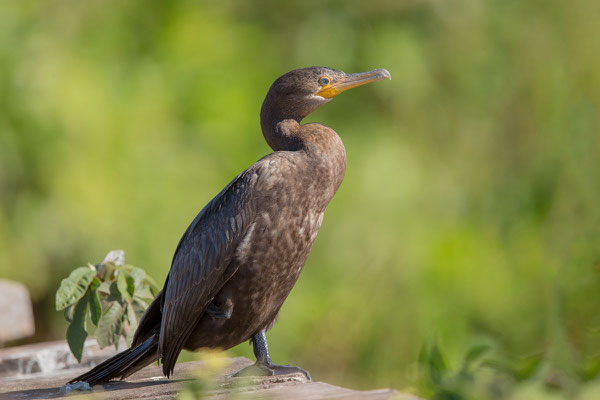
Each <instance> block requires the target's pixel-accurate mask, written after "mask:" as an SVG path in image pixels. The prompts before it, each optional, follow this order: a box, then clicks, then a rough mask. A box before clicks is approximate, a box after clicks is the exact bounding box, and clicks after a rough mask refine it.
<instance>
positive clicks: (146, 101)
mask: <svg viewBox="0 0 600 400" xmlns="http://www.w3.org/2000/svg"><path fill="white" fill-rule="evenodd" d="M599 16H600V2H598V1H595V0H573V1H569V2H565V1H559V0H547V1H543V2H542V1H536V0H529V1H516V0H483V1H482V0H456V1H451V2H447V1H441V0H398V1H389V0H373V1H369V2H364V1H363V2H361V1H356V0H346V1H341V0H339V1H331V2H316V1H290V2H275V1H273V0H261V1H255V2H237V1H233V0H225V1H222V2H206V1H192V0H189V1H170V2H147V1H145V2H142V1H140V0H134V1H128V2H117V1H112V0H109V1H86V2H70V1H56V2H36V1H31V0H23V1H18V2H15V1H7V2H2V4H1V5H0V276H1V277H3V278H9V279H15V280H19V281H22V282H24V283H26V284H27V285H28V286H29V289H30V291H31V294H32V297H33V299H34V301H35V304H36V317H37V324H38V332H39V334H38V337H37V338H38V339H43V338H48V337H52V338H59V337H62V335H63V333H64V330H65V325H64V321H62V318H59V317H58V316H57V315H56V313H55V312H54V310H53V300H52V296H53V294H54V292H55V291H56V289H57V288H58V286H59V283H60V278H61V277H63V276H66V275H67V274H68V273H69V272H70V270H71V268H72V266H73V265H85V263H86V262H87V260H89V259H97V258H100V257H101V256H102V255H103V252H104V250H105V249H106V248H116V247H119V248H124V249H126V250H127V252H128V255H129V258H130V259H131V260H135V263H136V265H141V266H143V267H144V268H146V269H147V271H148V272H149V274H150V275H152V276H154V277H156V278H158V282H161V281H162V280H163V279H164V277H165V276H166V273H167V271H168V268H169V265H170V261H171V256H172V253H173V251H174V249H175V247H176V244H177V241H178V240H179V237H180V236H181V234H182V233H183V231H184V230H185V228H186V227H187V225H188V223H189V222H190V221H191V220H192V219H193V217H194V216H195V214H196V213H197V212H198V211H199V210H200V209H201V208H202V206H203V205H204V204H205V203H206V202H207V201H208V200H210V199H211V198H212V197H213V196H214V195H215V194H216V193H218V192H219V191H220V190H221V188H222V187H223V186H224V185H225V184H226V183H227V182H229V180H230V179H231V178H232V177H234V176H235V175H236V174H237V173H239V172H240V171H241V170H243V169H244V168H246V167H247V166H248V165H250V164H251V163H252V162H254V161H255V160H257V159H258V158H260V157H261V156H263V155H264V154H266V153H268V152H269V151H270V150H269V149H268V147H267V146H266V144H265V143H264V141H263V138H262V137H261V134H260V128H259V123H258V113H259V109H260V105H261V102H262V99H263V96H264V94H265V93H266V91H267V89H268V87H269V85H270V84H271V82H272V81H273V80H274V79H275V78H276V77H277V76H279V75H281V74H282V73H284V72H286V71H288V70H290V69H293V68H297V67H303V66H310V65H326V66H330V67H333V68H337V69H342V70H345V71H347V72H357V71H364V70H369V69H372V68H376V67H384V68H387V69H388V70H389V71H390V72H391V74H392V77H393V79H392V81H391V82H384V83H377V84H373V85H369V86H368V87H364V88H359V89H355V90H353V91H350V92H348V93H344V94H343V95H342V96H340V97H339V98H336V99H335V100H334V101H332V102H331V103H329V104H327V105H326V106H324V107H322V108H321V109H319V110H318V111H316V112H315V113H314V114H313V115H311V116H310V117H309V118H308V119H307V121H319V122H323V123H325V124H327V125H328V126H331V127H333V128H334V129H335V130H336V131H337V132H338V133H339V134H340V136H341V137H342V139H343V140H344V142H345V145H346V149H347V155H348V169H347V174H346V179H345V181H344V183H343V185H342V187H341V188H340V191H339V192H338V194H337V195H336V197H335V198H334V200H333V202H332V204H331V205H330V207H329V209H328V212H327V215H326V218H325V220H324V223H323V227H322V229H321V232H320V235H319V238H318V239H317V241H316V244H315V246H314V248H313V251H312V254H311V256H310V258H309V260H308V262H307V265H306V269H305V271H304V273H303V274H302V276H301V278H300V280H299V282H298V284H297V285H296V288H295V289H294V291H293V292H292V294H291V296H290V297H289V299H288V300H287V302H286V304H285V305H284V307H283V309H282V312H281V316H280V318H279V322H278V323H277V324H276V325H275V328H274V329H273V330H272V331H271V333H270V334H269V339H270V346H271V350H272V354H273V356H274V361H275V362H279V363H293V364H297V365H300V366H302V367H305V368H306V369H308V370H310V371H311V373H312V374H313V376H314V377H315V378H316V379H318V380H325V381H329V382H332V383H336V384H343V385H347V386H350V387H356V388H361V387H378V386H392V387H396V388H400V389H405V390H412V391H415V392H419V393H438V392H439V390H441V389H444V390H446V389H448V390H450V389H452V388H454V386H453V387H452V388H450V387H448V386H447V382H448V381H447V380H444V379H448V377H452V376H456V374H457V373H458V372H457V371H460V368H461V365H462V364H463V362H464V360H465V355H466V354H469V351H470V349H472V348H474V347H475V346H479V345H482V344H486V345H489V346H490V348H492V349H493V350H491V351H490V352H489V354H488V353H485V354H482V355H481V357H482V358H483V361H481V363H479V362H476V363H475V364H473V365H470V366H469V373H470V375H472V376H473V380H472V383H471V384H469V385H462V386H461V389H460V390H462V391H463V393H462V395H463V396H467V397H469V398H486V397H489V398H494V397H493V396H494V395H493V393H496V397H495V398H500V397H499V396H502V398H510V399H521V398H526V399H534V398H581V399H583V398H598V397H599V396H600V383H599V381H598V379H596V376H597V371H598V362H597V360H598V356H599V355H600V354H599V352H598V349H599V348H600V335H599V334H598V332H600V331H599V329H600V312H599V311H600V310H599V306H600V301H599V300H600V298H599V297H600V279H599V278H600V276H599V274H600V264H599V260H600V207H599V206H598V204H599V202H598V199H599V198H600V160H599V157H598V155H599V152H600V142H599V137H600V135H599V132H600V129H599V128H600V126H599V125H600V124H599V120H598V115H599V112H598V111H599V108H600V52H599V51H598V49H599V48H600V25H599V24H598V22H597V21H598V17H599ZM159 286H160V285H159ZM435 338H437V339H436V343H437V344H436V346H438V349H439V352H440V354H441V355H442V356H443V357H442V356H440V357H442V358H443V360H444V365H446V368H447V371H450V372H446V373H444V377H446V378H444V379H442V380H441V381H440V382H439V383H437V384H436V383H435V382H434V383H431V384H427V382H428V378H426V376H427V374H426V371H427V368H425V367H423V365H426V364H423V362H419V361H418V360H419V354H420V349H421V348H422V346H425V348H427V346H429V345H427V344H426V343H431V340H433V339H435ZM424 343H425V345H424ZM233 353H235V354H241V355H250V354H251V350H250V348H249V346H247V345H241V346H238V348H236V349H234V350H233ZM421 353H422V352H421ZM425 354H428V353H427V351H425ZM488 358H489V359H488ZM536 358H537V359H539V360H540V361H539V362H538V363H537V364H536V365H537V366H534V367H533V371H532V372H531V373H527V374H525V375H524V376H526V377H525V378H523V379H517V378H515V377H514V376H513V377H511V376H510V374H508V375H507V374H505V373H502V372H500V370H499V369H494V368H490V367H489V365H503V366H508V369H506V368H505V370H509V371H517V370H519V368H521V367H520V366H521V365H525V364H526V363H527V362H528V361H527V360H532V359H536ZM476 361H480V360H479V359H477V360H476ZM484 361H486V362H484ZM523 368H524V367H523ZM459 375H460V374H459ZM455 381H456V380H455ZM440 385H441V386H440ZM457 387H458V386H457ZM440 388H441V389H440ZM490 388H491V389H490ZM488 389H489V390H488ZM492 389H493V390H492ZM452 390H454V389H452ZM490 393H491V394H490ZM498 393H500V394H498Z"/></svg>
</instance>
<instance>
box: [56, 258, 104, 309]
mask: <svg viewBox="0 0 600 400" xmlns="http://www.w3.org/2000/svg"><path fill="white" fill-rule="evenodd" d="M95 275H96V270H95V269H93V268H90V267H89V266H87V267H79V268H76V269H75V270H74V271H73V272H71V274H70V275H69V277H68V278H66V279H63V280H62V282H61V283H60V287H59V288H58V291H57V292H56V311H60V310H62V309H64V308H66V307H68V306H70V305H71V304H74V303H75V302H76V301H77V300H79V299H81V298H82V297H83V295H84V294H85V292H86V291H87V289H88V286H89V285H90V283H91V282H92V280H93V279H94V276H95Z"/></svg>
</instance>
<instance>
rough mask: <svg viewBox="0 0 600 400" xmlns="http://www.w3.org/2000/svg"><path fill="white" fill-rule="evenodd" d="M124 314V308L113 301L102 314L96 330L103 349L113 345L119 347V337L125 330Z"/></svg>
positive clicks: (99, 343)
mask: <svg viewBox="0 0 600 400" xmlns="http://www.w3.org/2000/svg"><path fill="white" fill-rule="evenodd" d="M124 312H125V310H124V309H123V307H121V305H120V304H119V303H118V302H116V301H113V302H112V303H110V305H109V306H108V308H107V309H106V310H105V311H104V313H103V314H102V317H101V318H100V322H98V329H97V330H96V339H97V340H98V345H99V346H100V348H101V349H103V348H105V347H107V346H110V345H111V344H114V345H115V346H118V343H119V336H120V335H121V330H122V329H123V324H122V321H123V313H124Z"/></svg>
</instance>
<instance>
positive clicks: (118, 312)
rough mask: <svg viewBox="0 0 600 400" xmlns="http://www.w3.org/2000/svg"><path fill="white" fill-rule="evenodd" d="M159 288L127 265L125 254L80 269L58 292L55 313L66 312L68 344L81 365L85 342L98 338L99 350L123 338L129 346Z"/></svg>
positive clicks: (117, 252) (112, 254)
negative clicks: (140, 320)
mask: <svg viewBox="0 0 600 400" xmlns="http://www.w3.org/2000/svg"><path fill="white" fill-rule="evenodd" d="M157 293H158V288H157V286H156V284H155V283H154V280H152V278H151V277H149V276H148V275H147V274H146V272H145V271H144V270H143V269H141V268H138V267H134V266H133V265H128V264H125V253H124V252H123V250H113V251H111V252H109V253H108V254H107V255H106V257H105V258H104V261H102V262H101V263H99V264H96V265H92V264H88V265H86V266H83V267H78V268H76V269H75V270H73V271H72V272H71V274H70V275H69V277H68V278H66V279H63V280H62V282H61V284H60V287H59V289H58V291H57V292H56V310H57V311H61V310H64V316H65V319H66V320H67V321H68V322H69V323H70V324H69V327H68V328H67V342H68V344H69V348H70V349H71V353H73V355H74V356H75V358H76V359H77V361H79V362H81V356H82V353H83V345H84V342H85V339H86V338H87V337H88V335H90V336H95V337H96V340H97V341H98V345H99V346H100V348H104V347H107V346H110V345H112V344H114V345H115V348H117V349H118V347H119V338H120V337H121V336H123V337H124V338H125V340H126V341H127V344H128V345H130V344H131V341H132V340H133V334H134V332H135V330H136V328H137V325H138V321H139V319H140V318H141V316H142V314H143V313H144V311H145V310H146V308H147V307H148V305H149V304H150V302H151V301H152V299H154V297H155V296H156V294H157Z"/></svg>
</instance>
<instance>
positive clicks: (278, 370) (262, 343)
mask: <svg viewBox="0 0 600 400" xmlns="http://www.w3.org/2000/svg"><path fill="white" fill-rule="evenodd" d="M250 341H251V342H252V347H253V350H254V355H255V356H256V362H255V363H254V364H253V365H250V366H248V367H246V368H243V369H242V370H241V371H238V372H236V373H235V374H233V375H232V376H274V375H287V374H295V373H297V372H300V373H301V374H303V375H304V376H306V378H307V379H308V380H309V381H312V380H313V379H312V376H310V374H309V373H308V371H306V370H303V369H302V368H300V367H295V366H293V365H277V364H273V362H272V361H271V356H270V355H269V345H268V344H267V335H266V334H265V330H264V329H263V330H261V331H260V332H258V333H256V334H255V335H254V336H252V339H251V340H250Z"/></svg>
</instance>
